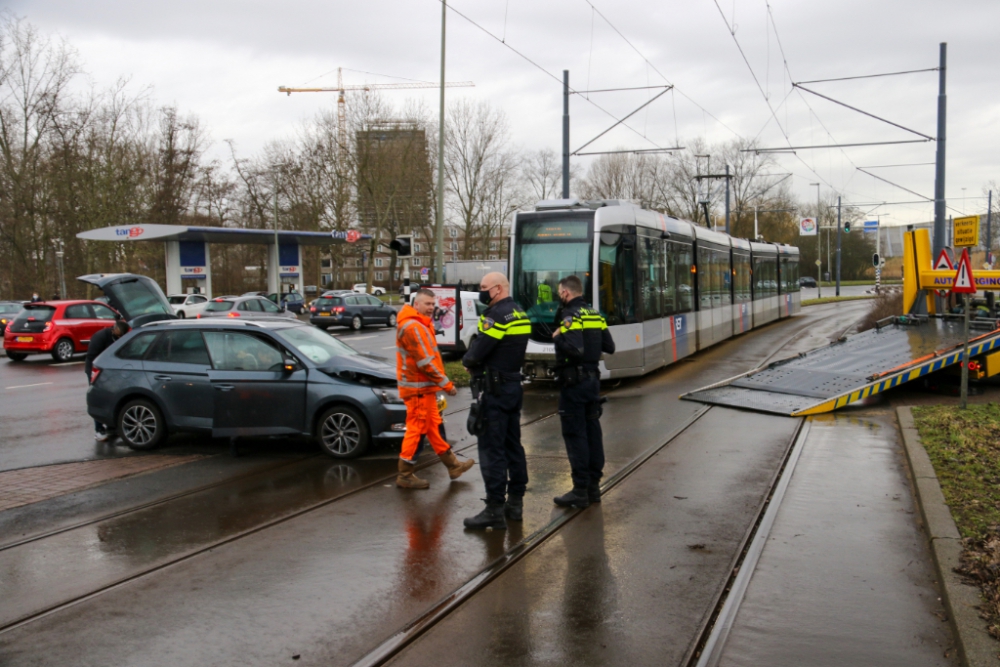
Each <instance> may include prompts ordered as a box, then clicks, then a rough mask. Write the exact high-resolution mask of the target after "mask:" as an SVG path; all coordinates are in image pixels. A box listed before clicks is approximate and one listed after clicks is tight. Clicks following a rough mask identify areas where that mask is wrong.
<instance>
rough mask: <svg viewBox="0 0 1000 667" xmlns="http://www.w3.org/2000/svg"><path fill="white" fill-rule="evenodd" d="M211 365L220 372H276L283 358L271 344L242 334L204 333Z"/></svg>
mask: <svg viewBox="0 0 1000 667" xmlns="http://www.w3.org/2000/svg"><path fill="white" fill-rule="evenodd" d="M205 341H206V342H207V343H208V350H209V353H210V354H211V355H212V364H213V365H214V366H215V369H216V370H220V371H277V370H281V369H282V367H283V366H284V357H282V355H281V352H280V351H278V348H277V347H275V346H274V345H272V344H271V343H269V342H267V341H264V340H262V339H260V338H256V337H254V336H249V335H247V334H242V333H233V332H229V331H226V332H221V331H206V332H205Z"/></svg>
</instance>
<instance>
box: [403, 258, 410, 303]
mask: <svg viewBox="0 0 1000 667" xmlns="http://www.w3.org/2000/svg"><path fill="white" fill-rule="evenodd" d="M409 302H410V258H409V257H404V258H403V303H409Z"/></svg>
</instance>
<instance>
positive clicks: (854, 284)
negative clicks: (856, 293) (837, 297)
mask: <svg viewBox="0 0 1000 667" xmlns="http://www.w3.org/2000/svg"><path fill="white" fill-rule="evenodd" d="M821 284H822V285H823V287H834V286H835V285H836V284H837V283H836V282H835V281H833V280H824V281H823V282H822V283H821ZM882 284H883V285H902V284H903V281H902V280H899V279H898V278H897V279H894V280H886V279H885V278H883V279H882ZM858 285H871V286H872V287H875V279H874V278H871V279H869V280H841V281H840V286H841V287H857V286H858Z"/></svg>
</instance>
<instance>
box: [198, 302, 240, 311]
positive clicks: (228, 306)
mask: <svg viewBox="0 0 1000 667" xmlns="http://www.w3.org/2000/svg"><path fill="white" fill-rule="evenodd" d="M232 309H233V302H232V301H213V302H212V303H210V304H208V305H207V306H205V311H206V312H209V313H222V312H225V311H227V310H232Z"/></svg>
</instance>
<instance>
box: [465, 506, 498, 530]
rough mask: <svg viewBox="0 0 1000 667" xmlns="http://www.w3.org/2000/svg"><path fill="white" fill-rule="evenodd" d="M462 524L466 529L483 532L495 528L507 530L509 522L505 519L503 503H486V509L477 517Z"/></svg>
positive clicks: (470, 518)
mask: <svg viewBox="0 0 1000 667" xmlns="http://www.w3.org/2000/svg"><path fill="white" fill-rule="evenodd" d="M462 523H464V524H465V527H466V528H472V529H474V530H482V529H486V528H493V529H495V530H506V528H507V520H506V519H504V517H503V503H486V508H485V509H483V511H482V512H480V513H479V514H477V515H476V516H473V517H469V518H468V519H465V520H464V521H463V522H462Z"/></svg>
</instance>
